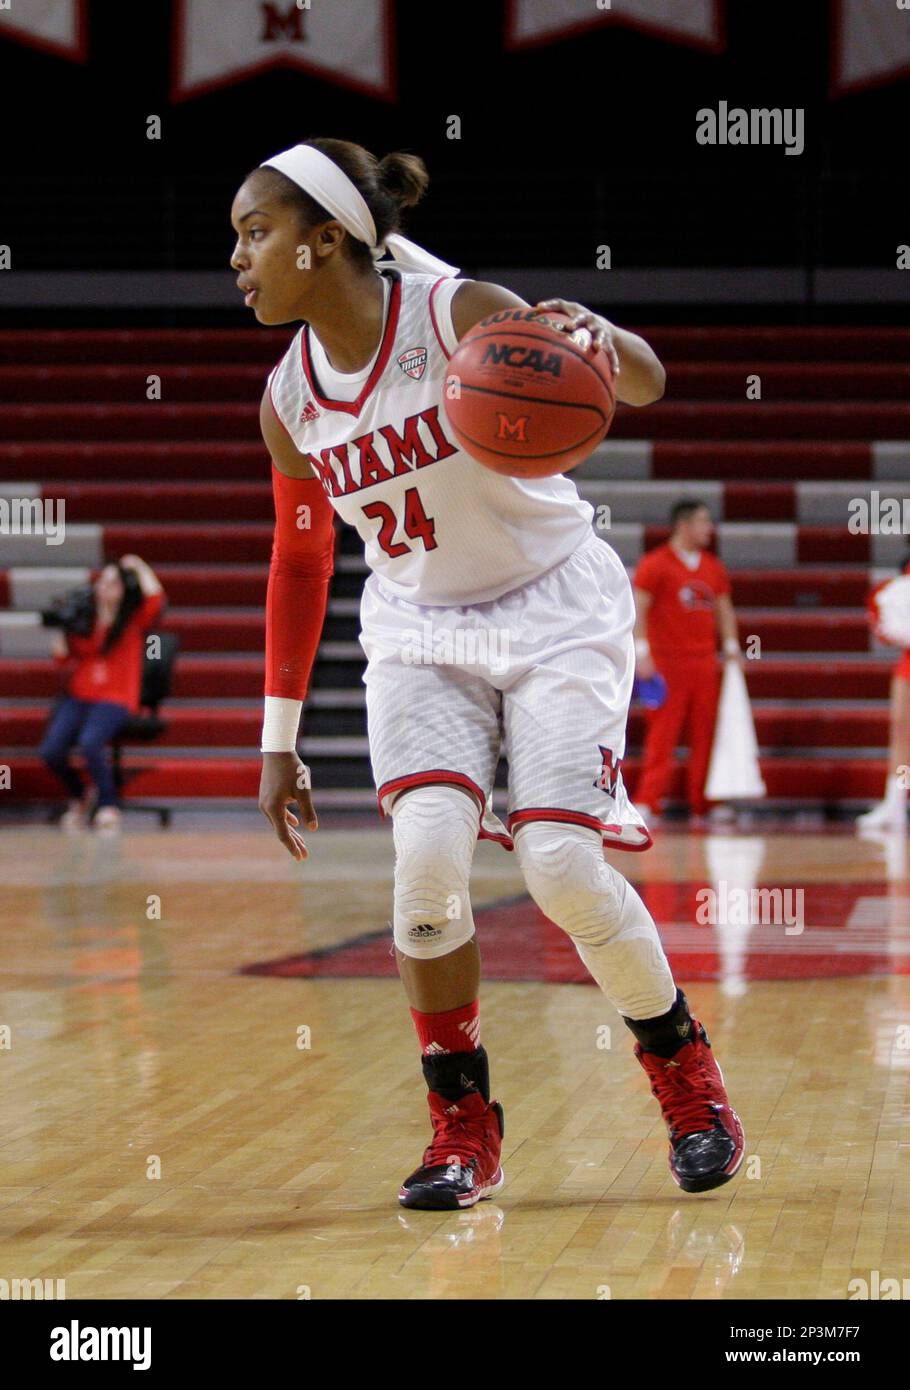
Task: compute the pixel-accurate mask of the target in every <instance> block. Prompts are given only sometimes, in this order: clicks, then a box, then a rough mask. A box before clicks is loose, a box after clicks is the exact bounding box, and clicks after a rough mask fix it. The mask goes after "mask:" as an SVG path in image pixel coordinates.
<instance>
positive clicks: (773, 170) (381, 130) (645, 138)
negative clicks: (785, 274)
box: [0, 0, 910, 271]
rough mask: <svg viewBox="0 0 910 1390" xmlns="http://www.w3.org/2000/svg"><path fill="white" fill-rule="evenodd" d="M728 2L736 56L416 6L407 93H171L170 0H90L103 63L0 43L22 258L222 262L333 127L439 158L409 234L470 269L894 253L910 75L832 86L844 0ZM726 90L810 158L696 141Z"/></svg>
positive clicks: (55, 264) (402, 62) (831, 260)
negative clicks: (700, 115)
mask: <svg viewBox="0 0 910 1390" xmlns="http://www.w3.org/2000/svg"><path fill="white" fill-rule="evenodd" d="M314 3H320V0H314ZM336 3H344V0H336ZM554 4H555V5H557V6H558V0H554ZM727 12H728V22H727V50H726V52H725V53H723V54H721V55H719V56H718V55H714V54H709V53H706V52H702V51H700V50H697V49H694V48H689V47H685V46H681V45H678V44H674V43H672V42H669V41H664V40H660V39H656V38H653V37H649V36H646V35H644V34H639V33H636V32H634V31H631V30H628V29H624V28H621V27H619V26H615V27H605V28H604V29H603V30H601V31H596V32H593V33H588V34H585V35H582V36H579V37H576V38H573V39H569V40H566V41H560V42H558V43H554V44H552V45H550V46H547V47H541V48H531V49H527V50H524V51H515V52H510V51H507V50H506V49H505V47H504V44H503V14H502V5H501V4H500V3H499V0H467V3H462V4H458V5H450V4H448V3H445V0H397V4H396V19H395V29H396V46H397V55H398V56H397V67H398V87H399V93H398V99H397V101H395V102H391V103H389V102H384V101H381V100H377V99H373V98H371V97H367V96H363V95H360V94H357V93H355V92H352V91H350V90H347V89H345V88H342V87H340V86H337V85H333V84H332V83H331V82H329V81H323V80H320V79H318V78H316V77H314V76H312V75H309V74H305V73H302V72H297V71H293V70H278V71H274V72H269V73H266V74H263V75H260V76H257V77H255V78H252V79H250V80H244V81H242V82H240V83H238V84H236V85H234V86H232V87H226V88H223V89H220V90H218V91H215V92H212V93H210V94H207V95H203V96H199V97H194V98H190V99H188V100H186V101H183V102H180V103H177V104H175V105H173V106H172V105H171V104H170V101H169V97H168V89H169V70H170V49H171V6H170V3H169V0H153V3H149V4H145V5H141V6H140V5H133V4H125V3H123V0H92V2H91V3H90V13H89V54H90V56H89V62H88V63H87V64H86V65H84V66H82V65H78V64H74V63H70V62H67V61H65V60H63V59H57V58H54V57H50V56H47V55H45V54H43V53H39V52H36V51H34V50H32V49H29V48H27V47H25V46H23V45H21V44H19V43H13V42H10V41H8V40H7V41H2V42H0V114H2V120H3V130H4V138H3V143H2V155H0V169H2V174H3V178H2V189H3V197H2V210H0V242H9V243H11V244H12V245H13V246H14V249H15V256H16V260H15V264H16V265H17V266H18V267H19V268H33V269H34V268H49V269H51V268H53V269H66V268H86V269H88V268H93V269H104V268H111V269H122V268H134V269H140V268H154V267H160V268H217V267H220V266H221V265H223V264H224V262H225V259H226V257H227V255H228V254H229V251H230V247H231V245H232V236H231V231H230V227H229V223H228V210H229V206H230V201H231V198H232V196H233V193H234V192H235V191H236V188H237V186H238V185H239V183H240V182H241V180H242V178H243V175H244V174H245V173H246V171H247V170H248V169H249V168H251V167H252V166H254V165H255V164H257V163H258V162H259V161H260V160H261V159H263V158H266V157H267V156H268V155H269V154H272V153H274V152H276V151H277V150H279V149H282V148H284V147H285V146H286V145H288V144H291V143H294V142H295V141H296V140H298V139H302V138H305V137H307V136H308V135H335V136H341V137H343V138H348V139H354V140H358V141H360V142H361V143H363V144H366V145H367V146H368V147H369V148H371V149H373V150H374V151H376V152H377V153H379V154H382V153H385V152H386V151H387V150H389V149H393V148H405V149H412V150H416V151H417V152H419V153H420V154H421V155H422V156H423V157H424V158H425V160H426V161H427V164H428V165H429V168H430V172H431V178H432V182H431V188H430V195H429V197H428V199H427V201H426V203H425V204H424V205H423V206H422V207H420V208H419V209H415V211H414V212H413V214H412V217H411V221H410V225H409V230H410V231H411V233H412V234H413V235H414V236H416V237H417V238H419V239H422V240H424V241H425V242H426V244H427V245H428V246H430V247H431V249H433V250H435V251H437V252H438V253H439V254H440V255H443V256H445V257H447V258H449V259H453V260H455V261H456V262H458V263H459V264H461V265H462V266H464V267H465V268H466V269H467V270H469V271H470V269H471V268H472V267H477V266H487V267H489V266H495V265H503V266H506V265H512V266H531V265H543V266H546V265H562V266H565V265H585V266H589V265H591V264H592V262H593V257H594V248H595V247H596V246H597V245H598V244H600V243H602V242H606V243H608V244H609V245H610V246H611V248H612V254H613V264H614V267H616V266H629V267H632V266H637V265H638V266H641V265H663V266H709V267H710V266H723V265H742V266H748V265H767V266H773V265H805V264H810V263H811V264H829V265H856V266H865V265H868V266H882V267H888V266H893V265H894V256H895V250H894V248H895V247H896V245H897V244H898V243H899V242H901V241H910V200H908V194H907V176H906V150H905V136H906V131H907V128H908V115H910V102H908V93H910V82H908V81H906V80H904V81H901V82H898V83H895V84H893V85H892V86H890V87H883V88H880V89H878V90H873V91H870V92H866V93H860V94H857V95H853V96H847V97H843V98H840V99H839V100H836V101H831V100H829V97H828V63H829V43H830V35H829V7H828V4H827V0H799V2H798V3H795V0H771V2H770V3H764V2H763V3H761V4H752V3H748V2H746V0H729V3H728V6H727ZM721 99H724V100H726V101H727V102H729V103H730V104H731V105H739V106H745V107H753V106H755V107H775V106H781V107H794V106H795V107H803V108H805V112H806V149H805V152H804V153H803V154H802V155H801V156H800V157H798V158H796V157H792V156H786V155H785V154H784V151H783V150H782V149H781V148H774V147H772V148H754V147H727V148H723V147H717V148H710V147H703V146H699V145H697V143H696V141H695V126H696V114H695V113H696V111H697V110H698V109H699V108H700V107H704V106H710V107H716V105H717V103H718V101H720V100H721ZM150 114H156V115H160V116H161V118H162V121H163V138H162V139H161V140H160V141H150V140H148V139H146V135H145V131H146V118H147V117H148V116H149V115H150ZM453 114H454V115H459V116H460V117H461V120H462V138H461V139H460V140H448V139H447V138H446V118H447V117H448V116H449V115H453Z"/></svg>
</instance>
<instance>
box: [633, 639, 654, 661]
mask: <svg viewBox="0 0 910 1390" xmlns="http://www.w3.org/2000/svg"><path fill="white" fill-rule="evenodd" d="M650 652H651V643H650V642H649V641H648V639H647V637H636V639H635V655H636V656H638V657H642V656H649V655H650Z"/></svg>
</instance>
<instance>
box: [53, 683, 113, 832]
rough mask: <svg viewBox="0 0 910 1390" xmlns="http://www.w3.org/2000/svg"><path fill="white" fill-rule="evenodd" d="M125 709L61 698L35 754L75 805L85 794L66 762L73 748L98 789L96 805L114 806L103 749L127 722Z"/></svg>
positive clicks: (107, 702)
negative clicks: (63, 786) (54, 774)
mask: <svg viewBox="0 0 910 1390" xmlns="http://www.w3.org/2000/svg"><path fill="white" fill-rule="evenodd" d="M131 717H132V716H131V714H130V711H129V710H128V709H127V707H126V705H118V704H116V703H115V702H114V701H113V700H76V699H74V698H73V696H72V695H65V696H64V697H63V699H62V700H61V702H60V704H59V705H58V706H57V708H56V710H55V711H54V713H53V715H52V716H51V722H50V724H49V725H48V727H47V732H46V733H45V735H44V738H43V739H42V741H41V747H40V748H39V750H38V752H39V754H40V756H41V757H42V758H43V759H44V762H45V763H46V764H47V766H48V767H49V768H50V770H51V772H55V773H56V774H57V776H58V777H59V778H60V780H61V782H63V783H64V784H65V785H66V787H67V790H68V791H69V794H70V796H71V797H72V798H73V800H74V801H78V800H79V799H80V798H81V796H82V793H83V791H84V790H85V787H84V783H83V780H82V777H81V775H80V773H79V772H78V771H77V770H76V768H75V767H73V766H72V764H71V763H70V760H69V754H70V749H71V748H72V747H73V745H74V744H75V746H76V748H78V750H79V752H80V753H81V754H82V756H83V757H84V758H85V761H86V763H87V765H88V770H89V774H90V776H91V779H92V781H93V782H94V784H95V786H96V787H97V788H98V805H99V807H101V806H116V805H117V788H116V786H115V785H114V774H113V772H112V770H111V766H110V763H109V762H108V759H107V745H108V744H109V743H110V742H111V740H112V739H113V738H114V737H115V736H116V734H117V733H119V731H120V730H121V729H122V728H123V726H124V724H126V723H127V721H128V720H129V719H130V718H131Z"/></svg>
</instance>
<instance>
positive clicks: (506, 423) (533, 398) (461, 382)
mask: <svg viewBox="0 0 910 1390" xmlns="http://www.w3.org/2000/svg"><path fill="white" fill-rule="evenodd" d="M569 322H570V319H569V317H568V315H566V314H560V313H550V314H540V313H535V312H534V310H533V309H503V310H500V311H499V312H498V313H495V314H490V315H488V317H487V318H485V319H481V321H480V322H479V323H477V324H475V325H474V327H473V328H472V329H470V331H469V332H468V333H466V334H465V336H464V337H463V338H462V340H461V342H460V343H459V345H458V348H457V350H456V351H455V352H454V353H453V354H452V356H451V358H450V359H449V372H448V377H447V381H446V391H445V396H444V402H443V404H444V409H445V412H446V415H447V416H448V420H449V424H450V425H451V426H452V429H453V431H454V433H455V436H456V438H457V440H458V442H459V444H460V445H461V447H462V448H463V449H464V450H465V451H466V452H467V453H469V454H470V455H471V457H472V458H474V459H476V460H477V462H478V463H482V464H484V465H485V467H487V468H492V469H493V470H494V472H496V473H505V474H507V475H508V476H510V477H513V478H548V477H551V476H552V475H553V474H556V473H566V472H568V471H569V469H571V468H575V467H576V466H577V465H578V464H579V463H581V462H582V461H583V460H584V459H586V458H587V456H588V455H589V454H590V453H591V451H592V449H593V448H594V446H595V445H596V444H599V443H600V441H601V440H602V439H603V437H604V435H605V434H606V433H607V431H608V430H609V428H610V424H611V423H612V420H613V411H614V409H615V404H616V398H615V390H614V384H613V371H612V368H611V365H610V361H609V358H608V357H607V354H606V353H605V352H603V351H602V350H601V349H599V348H594V347H593V346H592V344H591V335H590V333H589V332H588V331H587V329H584V328H581V329H576V330H575V332H574V333H568V332H567V331H566V328H565V327H564V325H566V324H568V323H569ZM453 379H454V380H453ZM456 385H457V394H455V395H454V399H450V396H451V395H452V394H453V388H454V387H455V386H456Z"/></svg>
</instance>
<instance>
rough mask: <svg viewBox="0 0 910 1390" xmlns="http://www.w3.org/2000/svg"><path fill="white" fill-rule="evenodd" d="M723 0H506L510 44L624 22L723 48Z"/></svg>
mask: <svg viewBox="0 0 910 1390" xmlns="http://www.w3.org/2000/svg"><path fill="white" fill-rule="evenodd" d="M721 8H722V6H721V0H607V2H606V3H597V2H596V0H559V3H558V4H554V3H553V0H508V4H507V10H506V45H507V46H508V47H509V48H520V47H523V46H524V45H526V44H536V43H548V42H549V41H550V40H552V39H559V38H568V37H569V36H570V35H572V34H577V33H579V32H581V31H582V30H587V29H590V28H591V27H592V26H593V25H602V24H622V25H625V26H627V27H628V26H631V27H632V28H633V29H642V30H644V32H645V33H647V34H656V35H657V36H658V37H659V38H665V39H673V40H676V41H677V42H679V43H694V44H698V45H699V47H706V48H711V49H713V50H714V51H715V52H719V51H720V49H722V48H723V47H724V30H723V24H722V22H721Z"/></svg>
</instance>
